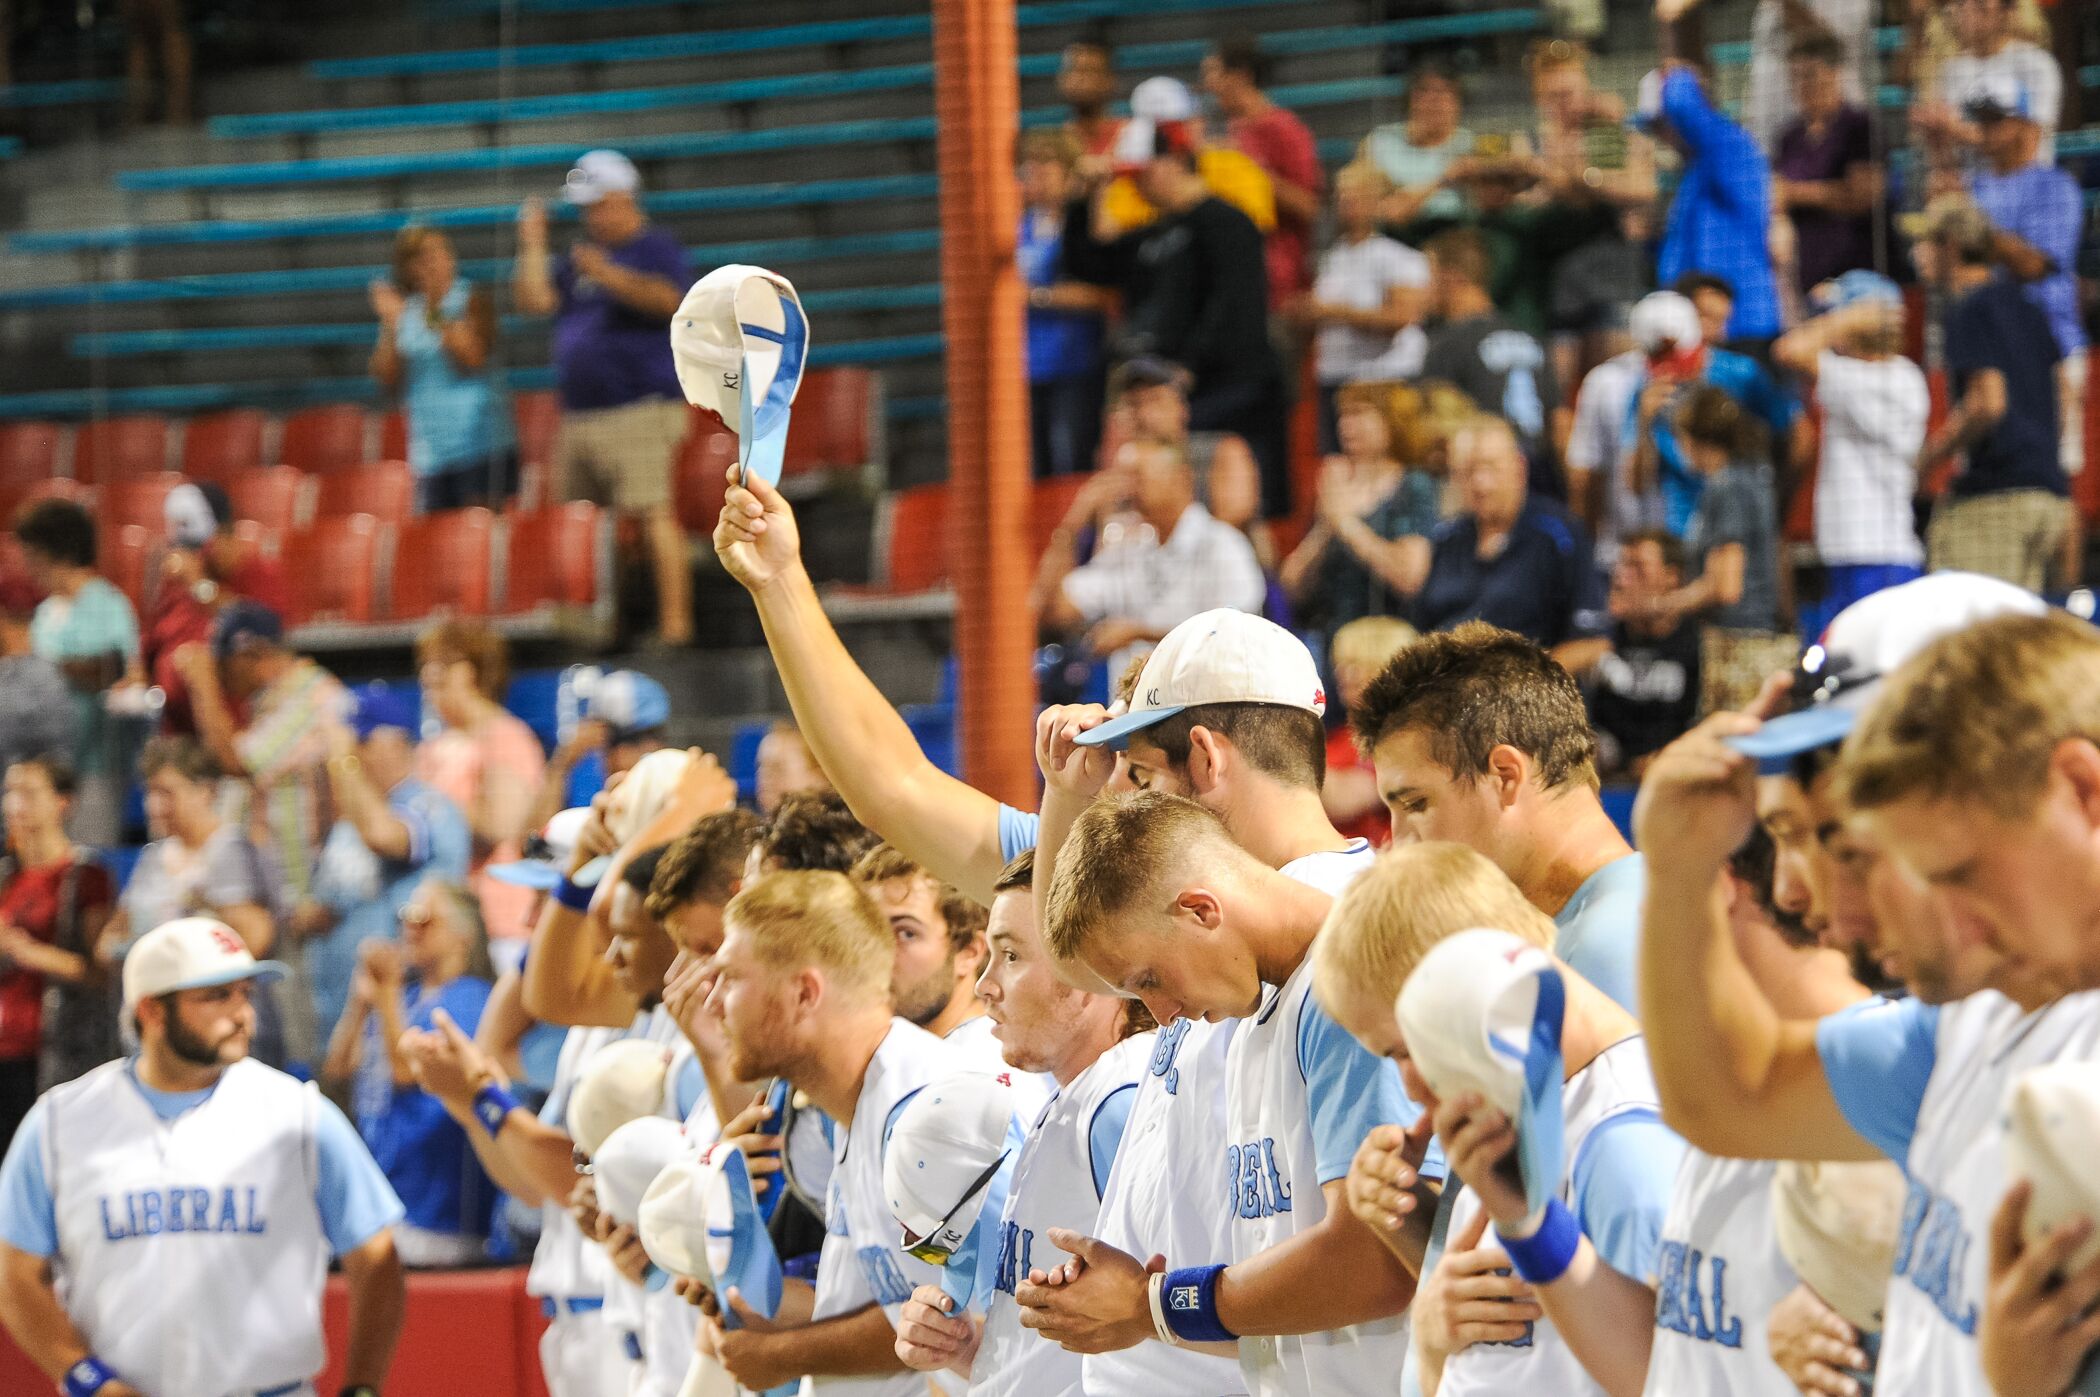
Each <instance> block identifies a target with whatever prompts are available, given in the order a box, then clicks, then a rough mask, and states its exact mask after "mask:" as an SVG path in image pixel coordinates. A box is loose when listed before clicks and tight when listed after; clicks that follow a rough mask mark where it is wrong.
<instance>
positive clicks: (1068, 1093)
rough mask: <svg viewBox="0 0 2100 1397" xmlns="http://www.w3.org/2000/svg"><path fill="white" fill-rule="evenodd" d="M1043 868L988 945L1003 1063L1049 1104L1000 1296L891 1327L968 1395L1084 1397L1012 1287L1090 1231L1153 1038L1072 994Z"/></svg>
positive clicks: (914, 1311) (1001, 1229) (925, 1302)
mask: <svg viewBox="0 0 2100 1397" xmlns="http://www.w3.org/2000/svg"><path fill="white" fill-rule="evenodd" d="M1034 876H1035V860H1034V857H1033V855H1032V854H1028V853H1024V854H1022V855H1021V856H1020V857H1019V858H1017V859H1015V860H1014V861H1013V863H1011V864H1009V865H1008V866H1007V869H1006V872H1005V873H1004V874H1002V875H1001V876H1000V879H999V884H1000V886H999V888H998V891H997V894H996V900H995V901H994V902H993V903H992V911H991V919H990V922H989V924H988V927H987V930H986V941H987V944H988V946H989V948H990V952H991V958H990V960H989V962H988V963H987V964H986V966H985V971H984V977H983V979H981V980H980V981H979V982H978V992H979V994H981V995H982V996H983V998H984V1000H985V1003H986V1005H987V1014H988V1016H989V1017H990V1019H991V1021H992V1023H993V1025H994V1030H993V1031H994V1032H995V1033H996V1034H997V1035H998V1039H999V1043H1000V1047H1001V1049H1002V1050H1003V1051H1004V1053H1005V1055H1006V1061H1007V1063H1008V1064H1009V1065H1010V1066H1012V1067H1014V1068H1017V1069H1019V1071H1020V1072H1023V1073H1034V1072H1047V1073H1049V1074H1050V1076H1051V1077H1052V1078H1054V1079H1055V1080H1056V1082H1057V1085H1058V1091H1057V1094H1056V1096H1055V1097H1053V1098H1052V1099H1051V1101H1050V1102H1049V1104H1048V1106H1047V1107H1045V1108H1043V1109H1041V1110H1040V1111H1038V1113H1037V1115H1036V1116H1035V1118H1034V1119H1033V1120H1031V1121H1030V1122H1029V1128H1028V1132H1027V1136H1026V1138H1025V1140H1024V1142H1023V1144H1022V1146H1021V1149H1020V1153H1019V1155H1018V1156H1017V1158H1016V1160H1015V1163H1014V1167H1013V1174H1012V1176H1011V1178H1010V1179H1009V1181H1008V1184H1007V1193H1006V1206H1005V1209H1004V1211H1003V1213H1002V1214H1001V1215H1000V1216H999V1217H998V1218H997V1219H996V1221H997V1225H998V1238H999V1241H998V1256H997V1264H996V1268H995V1270H994V1273H993V1290H992V1293H991V1295H990V1296H989V1298H988V1300H987V1301H986V1304H985V1308H984V1313H983V1316H982V1319H981V1329H980V1325H979V1323H973V1322H972V1320H971V1317H970V1316H968V1315H964V1314H957V1313H955V1312H954V1305H953V1302H952V1300H950V1299H949V1298H948V1297H947V1296H946V1295H944V1294H943V1293H942V1292H941V1289H940V1287H938V1286H933V1287H921V1288H920V1289H919V1290H918V1291H917V1292H916V1293H915V1294H914V1295H913V1296H912V1299H911V1303H910V1304H908V1305H906V1306H905V1307H904V1311H903V1313H902V1314H901V1315H900V1316H899V1318H898V1321H897V1352H898V1355H899V1356H900V1357H902V1358H903V1359H904V1361H905V1362H906V1363H907V1364H909V1365H910V1366H912V1367H914V1368H918V1369H922V1370H928V1371H930V1370H932V1369H935V1368H940V1367H947V1368H951V1369H953V1370H954V1371H956V1372H960V1373H963V1374H965V1375H966V1376H968V1378H969V1379H970V1392H971V1393H972V1394H973V1397H975V1395H976V1394H997V1397H1021V1394H1029V1397H1036V1394H1041V1397H1077V1394H1078V1393H1079V1392H1080V1391H1081V1390H1082V1389H1081V1385H1080V1359H1079V1355H1077V1354H1071V1353H1066V1352H1065V1351H1064V1350H1063V1349H1060V1348H1059V1347H1057V1346H1056V1345H1055V1344H1052V1343H1049V1342H1047V1341H1046V1340H1044V1339H1043V1338H1042V1337H1041V1336H1040V1335H1038V1334H1036V1333H1034V1332H1033V1331H1032V1330H1028V1329H1024V1328H1023V1327H1022V1326H1021V1318H1020V1310H1019V1308H1018V1307H1017V1306H1016V1305H1015V1303H1014V1291H1015V1288H1016V1286H1017V1285H1018V1283H1019V1282H1020V1281H1021V1280H1023V1279H1026V1277H1027V1275H1028V1273H1029V1271H1030V1270H1031V1269H1032V1268H1034V1267H1035V1266H1037V1265H1040V1264H1041V1263H1042V1262H1043V1261H1044V1260H1045V1258H1044V1257H1043V1256H1041V1255H1040V1254H1039V1252H1038V1250H1037V1243H1038V1241H1039V1239H1047V1238H1048V1237H1049V1235H1050V1231H1051V1229H1052V1228H1059V1229H1063V1230H1064V1231H1067V1232H1087V1231H1090V1230H1091V1229H1092V1228H1093V1227H1094V1224H1095V1220H1096V1219H1097V1218H1098V1216H1099V1214H1100V1208H1101V1198H1102V1195H1103V1193H1104V1192H1105V1191H1106V1189H1107V1187H1108V1177H1109V1171H1110V1169H1111V1168H1112V1167H1113V1166H1114V1163H1115V1159H1116V1151H1117V1149H1118V1147H1119V1146H1120V1145H1121V1144H1122V1140H1123V1134H1124V1126H1125V1122H1126V1121H1127V1120H1128V1119H1129V1115H1130V1107H1131V1103H1132V1101H1133V1100H1135V1098H1136V1096H1137V1090H1138V1086H1137V1084H1138V1079H1139V1077H1141V1076H1142V1075H1143V1074H1144V1072H1145V1070H1146V1065H1147V1064H1148V1063H1149V1062H1150V1061H1151V1058H1152V1046H1153V1034H1152V1033H1151V1032H1150V1031H1144V1032H1132V1031H1131V1030H1132V1028H1133V1027H1134V1026H1135V1024H1136V1023H1138V1022H1143V1023H1149V1019H1139V1020H1136V1021H1134V1020H1133V1019H1132V1016H1131V1014H1130V1013H1129V1011H1128V1006H1127V1004H1126V1002H1125V1001H1123V1000H1121V999H1118V998H1116V997H1115V996H1112V995H1104V994H1088V993H1086V992H1084V991H1081V990H1076V989H1073V988H1071V987H1070V986H1068V985H1066V984H1065V983H1064V982H1063V981H1062V980H1060V979H1059V978H1058V973H1057V967H1056V966H1055V965H1054V964H1053V963H1052V962H1051V960H1050V957H1049V955H1048V954H1047V953H1046V952H1045V951H1044V950H1043V938H1042V934H1041V932H1040V931H1039V930H1038V929H1037V927H1036V925H1035V905H1034V894H1033V891H1032V888H1033V882H1034Z"/></svg>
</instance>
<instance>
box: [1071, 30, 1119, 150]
mask: <svg viewBox="0 0 2100 1397" xmlns="http://www.w3.org/2000/svg"><path fill="white" fill-rule="evenodd" d="M1057 96H1058V100H1060V101H1062V102H1063V103H1064V104H1065V112H1066V116H1065V126H1064V129H1065V130H1066V131H1067V132H1068V133H1069V134H1070V135H1071V137H1072V139H1073V141H1074V142H1076V143H1077V144H1078V147H1079V152H1080V155H1081V156H1082V158H1087V159H1105V158H1106V157H1107V155H1108V152H1109V150H1110V148H1112V147H1113V146H1114V145H1115V143H1116V132H1117V131H1118V130H1119V129H1120V128H1121V127H1122V124H1123V123H1122V122H1120V121H1118V120H1117V119H1116V118H1115V117H1113V116H1110V115H1109V112H1108V104H1109V103H1110V102H1112V101H1114V100H1115V96H1116V69H1115V55H1114V54H1113V53H1111V52H1110V51H1109V47H1108V41H1107V40H1106V39H1104V38H1102V37H1101V36H1100V35H1098V34H1088V35H1085V36H1083V37H1081V38H1077V39H1074V40H1073V41H1072V42H1071V43H1069V44H1066V45H1065V49H1064V53H1063V54H1062V56H1060V58H1059V59H1058V67H1057Z"/></svg>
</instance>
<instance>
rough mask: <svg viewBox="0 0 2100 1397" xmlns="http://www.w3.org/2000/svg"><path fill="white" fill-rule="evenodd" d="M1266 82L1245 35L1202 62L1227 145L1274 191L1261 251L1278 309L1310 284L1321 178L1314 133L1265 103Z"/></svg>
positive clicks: (1258, 54)
mask: <svg viewBox="0 0 2100 1397" xmlns="http://www.w3.org/2000/svg"><path fill="white" fill-rule="evenodd" d="M1269 77H1270V64H1269V60H1268V59H1267V58H1266V57H1264V56H1263V54H1262V51H1261V44H1260V42H1259V41H1258V40H1257V39H1255V38H1254V37H1253V36H1251V35H1239V36H1236V37H1234V38H1229V39H1226V40H1223V41H1222V42H1220V43H1219V44H1218V45H1217V46H1216V47H1215V48H1213V49H1212V50H1211V51H1210V53H1209V54H1208V55H1206V56H1205V57H1204V60H1203V90H1204V91H1205V92H1207V93H1209V94H1210V97H1211V100H1212V101H1214V102H1216V103H1217V109H1218V112H1219V114H1220V115H1221V116H1223V117H1224V118H1225V123H1226V127H1225V129H1226V140H1227V143H1228V144H1229V145H1231V147H1232V148H1233V149H1234V150H1237V151H1238V152H1240V154H1242V155H1244V156H1246V157H1247V158H1248V159H1250V160H1252V161H1253V162H1254V163H1255V164H1257V165H1259V166H1261V168H1262V170H1263V171H1264V172H1266V173H1267V175H1268V176H1269V182H1270V184H1271V185H1272V186H1273V189H1274V193H1275V198H1276V226H1275V227H1274V228H1271V229H1270V230H1269V233H1268V238H1267V241H1266V243H1265V247H1266V251H1267V254H1268V268H1269V304H1270V305H1272V306H1275V307H1279V308H1280V307H1282V306H1284V305H1287V304H1288V303H1289V302H1290V301H1291V300H1293V299H1294V298H1296V297H1298V296H1301V295H1303V294H1304V293H1305V291H1306V289H1307V287H1308V286H1309V285H1310V284H1311V283H1310V282H1309V280H1308V276H1309V271H1308V266H1309V263H1310V260H1311V256H1312V233H1313V224H1314V223H1316V222H1317V221H1318V220H1319V217H1320V205H1321V202H1322V198H1321V196H1322V193H1323V191H1324V189H1325V186H1326V183H1327V176H1326V173H1325V172H1324V171H1323V170H1322V169H1321V168H1320V148H1319V143H1318V142H1316V141H1315V140H1313V133H1312V128H1311V127H1309V126H1307V125H1306V124H1305V122H1304V120H1303V119H1302V118H1300V117H1299V116H1298V115H1297V114H1296V113H1295V112H1291V111H1287V110H1285V109H1284V108H1282V107H1279V106H1277V105H1276V103H1275V102H1273V101H1271V100H1270V99H1269V95H1268V91H1267V89H1268V86H1269Z"/></svg>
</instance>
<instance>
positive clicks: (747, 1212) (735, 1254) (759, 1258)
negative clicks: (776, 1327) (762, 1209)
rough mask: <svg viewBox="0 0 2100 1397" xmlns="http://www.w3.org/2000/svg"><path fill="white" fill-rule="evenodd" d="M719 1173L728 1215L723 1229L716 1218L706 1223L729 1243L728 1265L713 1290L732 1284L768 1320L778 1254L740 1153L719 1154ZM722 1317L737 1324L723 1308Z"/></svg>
mask: <svg viewBox="0 0 2100 1397" xmlns="http://www.w3.org/2000/svg"><path fill="white" fill-rule="evenodd" d="M722 1175H723V1178H724V1179H725V1180H726V1181H727V1183H728V1185H729V1207H730V1212H731V1214H732V1216H731V1219H730V1222H729V1225H728V1226H727V1227H726V1228H725V1227H723V1226H722V1223H721V1220H720V1219H717V1218H710V1219H708V1224H707V1226H708V1231H709V1233H710V1234H711V1235H714V1236H717V1237H725V1238H726V1239H727V1240H728V1242H729V1266H728V1268H727V1269H726V1270H725V1271H724V1272H723V1274H721V1275H719V1276H716V1277H715V1281H716V1283H717V1289H719V1290H728V1289H730V1288H731V1287H734V1288H735V1289H736V1292H737V1294H739V1295H741V1296H742V1297H743V1298H744V1303H746V1304H747V1305H749V1306H750V1307H751V1308H752V1309H754V1310H756V1311H758V1312H759V1313H760V1314H762V1315H764V1316H765V1317H766V1318H767V1319H771V1318H772V1317H773V1316H774V1315H775V1314H777V1313H778V1312H779V1310H780V1297H781V1291H782V1289H783V1278H782V1275H781V1270H780V1254H779V1252H777V1251H776V1250H775V1249H774V1247H773V1238H772V1236H771V1235H770V1234H769V1233H768V1232H767V1231H766V1220H765V1218H763V1217H762V1216H760V1214H759V1209H758V1200H757V1198H756V1196H755V1195H754V1194H753V1193H752V1190H751V1172H750V1168H749V1166H748V1165H747V1164H746V1163H745V1160H744V1156H743V1154H742V1152H740V1151H737V1150H731V1151H729V1152H728V1153H727V1154H726V1155H724V1156H723V1159H722ZM723 1319H724V1321H725V1323H727V1325H728V1326H729V1327H730V1328H732V1329H734V1328H737V1327H739V1321H738V1320H737V1318H736V1316H735V1314H734V1313H732V1312H729V1311H727V1310H726V1309H725V1311H724V1314H723Z"/></svg>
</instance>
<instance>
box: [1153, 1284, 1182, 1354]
mask: <svg viewBox="0 0 2100 1397" xmlns="http://www.w3.org/2000/svg"><path fill="white" fill-rule="evenodd" d="M1166 1284H1167V1273H1166V1272H1164V1271H1154V1272H1153V1273H1152V1274H1151V1276H1150V1277H1148V1278H1147V1279H1146V1281H1145V1297H1146V1299H1148V1300H1149V1301H1151V1303H1152V1333H1153V1335H1154V1337H1156V1338H1157V1339H1158V1340H1159V1341H1160V1342H1161V1343H1163V1344H1165V1345H1167V1347H1169V1348H1179V1347H1180V1346H1181V1340H1179V1339H1177V1338H1175V1337H1174V1331H1173V1330H1172V1329H1170V1328H1168V1327H1167V1309H1166V1304H1165V1302H1164V1301H1163V1300H1162V1299H1161V1292H1162V1291H1163V1290H1164V1289H1165V1288H1166Z"/></svg>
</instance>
